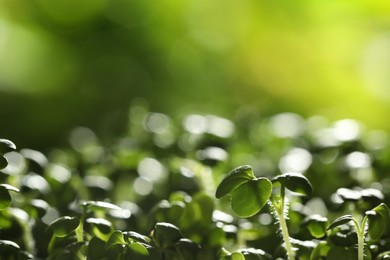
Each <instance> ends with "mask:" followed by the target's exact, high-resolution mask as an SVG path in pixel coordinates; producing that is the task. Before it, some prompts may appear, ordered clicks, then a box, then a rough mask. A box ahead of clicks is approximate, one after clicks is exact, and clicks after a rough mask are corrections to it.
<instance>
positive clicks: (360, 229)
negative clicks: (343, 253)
mask: <svg viewBox="0 0 390 260" xmlns="http://www.w3.org/2000/svg"><path fill="white" fill-rule="evenodd" d="M366 221H367V216H365V217H364V218H363V221H362V224H361V226H360V225H359V222H358V221H356V220H355V219H353V222H354V224H355V228H356V233H357V237H358V260H364V231H365V226H366Z"/></svg>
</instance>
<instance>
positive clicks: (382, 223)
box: [327, 203, 390, 260]
mask: <svg viewBox="0 0 390 260" xmlns="http://www.w3.org/2000/svg"><path fill="white" fill-rule="evenodd" d="M351 221H352V222H353V224H354V226H355V230H356V234H357V238H358V260H363V259H364V251H365V248H364V240H365V235H366V231H368V235H369V236H370V238H371V239H372V240H378V239H380V238H381V237H382V235H383V234H384V232H385V231H386V230H388V228H389V222H390V217H389V209H388V207H387V206H386V204H384V203H381V204H380V205H379V206H377V207H375V208H373V209H372V210H369V211H366V213H365V215H364V217H363V219H362V220H361V222H359V219H358V218H357V217H354V216H352V215H344V216H341V217H339V218H337V219H336V220H335V221H333V222H332V224H330V225H329V227H328V228H327V229H328V230H329V229H333V228H335V227H338V226H341V225H344V224H348V223H350V222H351Z"/></svg>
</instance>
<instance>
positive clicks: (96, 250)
mask: <svg viewBox="0 0 390 260" xmlns="http://www.w3.org/2000/svg"><path fill="white" fill-rule="evenodd" d="M105 246H106V243H105V242H104V241H103V240H100V239H99V238H97V237H93V238H92V239H91V240H90V241H89V243H88V247H87V259H90V260H100V259H102V257H103V256H104V253H105Z"/></svg>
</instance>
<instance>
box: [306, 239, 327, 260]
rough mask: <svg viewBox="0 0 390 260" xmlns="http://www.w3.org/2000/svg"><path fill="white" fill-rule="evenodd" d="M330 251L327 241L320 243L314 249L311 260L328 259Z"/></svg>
mask: <svg viewBox="0 0 390 260" xmlns="http://www.w3.org/2000/svg"><path fill="white" fill-rule="evenodd" d="M329 250H330V246H329V245H328V242H326V241H320V242H319V243H318V245H317V246H316V247H315V248H314V250H313V251H312V253H311V255H310V260H317V259H324V258H326V256H327V254H328V252H329Z"/></svg>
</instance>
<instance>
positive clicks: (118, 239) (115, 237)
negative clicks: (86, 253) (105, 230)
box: [106, 230, 126, 250]
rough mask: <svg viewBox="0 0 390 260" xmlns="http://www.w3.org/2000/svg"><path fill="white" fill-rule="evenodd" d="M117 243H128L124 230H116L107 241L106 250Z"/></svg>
mask: <svg viewBox="0 0 390 260" xmlns="http://www.w3.org/2000/svg"><path fill="white" fill-rule="evenodd" d="M115 245H126V241H125V239H124V237H123V233H122V231H119V230H115V231H114V232H112V234H111V236H110V238H109V239H108V241H107V243H106V250H107V249H109V248H110V247H113V246H115Z"/></svg>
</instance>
